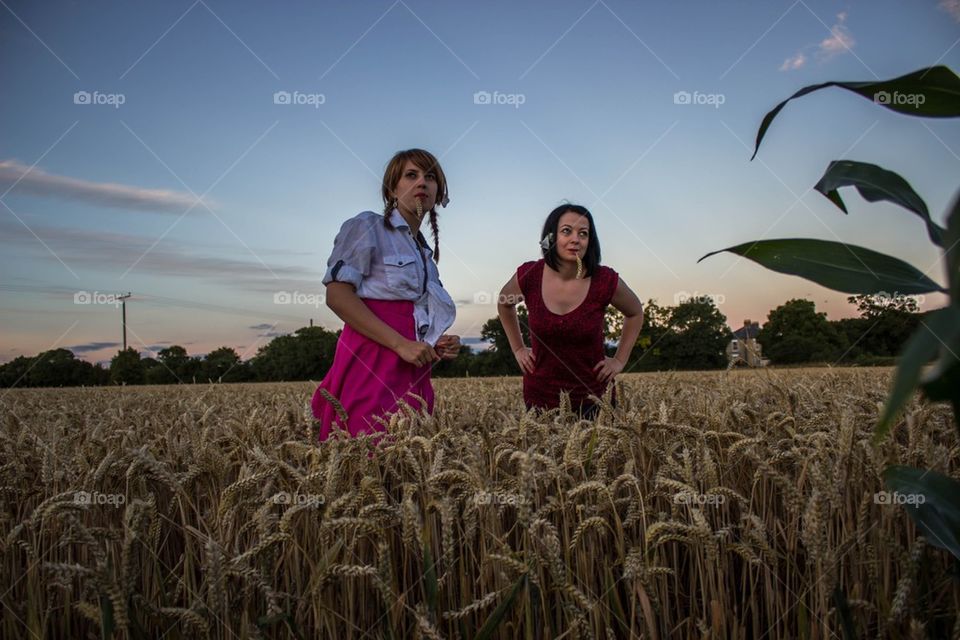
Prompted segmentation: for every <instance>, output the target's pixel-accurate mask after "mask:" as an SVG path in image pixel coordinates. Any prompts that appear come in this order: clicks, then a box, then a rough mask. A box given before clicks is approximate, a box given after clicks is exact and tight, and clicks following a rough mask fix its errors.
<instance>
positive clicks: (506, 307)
mask: <svg viewBox="0 0 960 640" xmlns="http://www.w3.org/2000/svg"><path fill="white" fill-rule="evenodd" d="M522 301H523V292H521V291H520V284H519V283H518V282H517V275H516V274H514V275H513V277H512V278H510V280H509V281H508V282H507V284H505V285H503V288H502V289H500V295H499V296H498V297H497V315H498V316H500V324H502V325H503V332H504V333H505V334H507V341H509V342H510V350H511V351H512V352H513V356H514V357H515V358H516V360H517V364H518V365H520V370H521V371H522V372H524V373H532V372H533V365H534V361H533V351H532V350H531V349H530V348H529V347H527V346H525V345H524V344H523V334H522V333H521V332H520V319H519V318H518V317H517V303H518V302H522Z"/></svg>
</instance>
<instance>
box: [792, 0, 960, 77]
mask: <svg viewBox="0 0 960 640" xmlns="http://www.w3.org/2000/svg"><path fill="white" fill-rule="evenodd" d="M944 1H947V0H944ZM949 1H951V2H955V3H957V4H958V5H960V0H949ZM846 21H847V14H846V12H842V13H838V14H837V21H836V23H834V25H833V26H832V27H830V37H829V38H824V39H823V40H821V41H820V43H819V44H816V45H814V44H810V45H807V46H805V47H803V48H801V49H800V50H799V51H797V52H796V53H795V54H793V55H792V56H790V57H789V58H787V59H786V60H784V61H783V64H781V65H780V71H793V70H795V69H800V68H802V67H803V66H804V65H806V63H807V60H808V57H807V54H806V53H805V52H807V51H811V50H813V51H814V56H815V57H816V59H817V61H819V62H821V63H823V62H826V61H827V60H829V59H830V58H833V57H834V56H836V55H839V54H842V53H847V52H849V51H852V50H853V46H854V45H855V44H856V42H857V41H856V40H854V38H853V34H852V33H850V30H849V29H848V28H847V26H846V24H845V23H846Z"/></svg>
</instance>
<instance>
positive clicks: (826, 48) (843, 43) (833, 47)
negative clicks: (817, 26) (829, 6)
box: [817, 13, 856, 60]
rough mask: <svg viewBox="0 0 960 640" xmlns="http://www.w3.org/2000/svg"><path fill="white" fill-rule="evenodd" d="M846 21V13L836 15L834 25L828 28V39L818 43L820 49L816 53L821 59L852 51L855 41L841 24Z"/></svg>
mask: <svg viewBox="0 0 960 640" xmlns="http://www.w3.org/2000/svg"><path fill="white" fill-rule="evenodd" d="M846 20H847V14H846V13H838V14H837V22H836V24H834V25H833V26H832V27H830V37H829V38H825V39H823V40H821V41H820V49H819V51H817V54H818V56H819V57H820V58H821V59H823V60H827V59H829V58H832V57H833V56H835V55H837V54H838V53H844V52H846V51H850V50H851V49H853V45H854V44H856V40H854V39H853V35H852V34H851V33H850V30H849V29H847V27H846V26H844V24H843V23H844V22H846Z"/></svg>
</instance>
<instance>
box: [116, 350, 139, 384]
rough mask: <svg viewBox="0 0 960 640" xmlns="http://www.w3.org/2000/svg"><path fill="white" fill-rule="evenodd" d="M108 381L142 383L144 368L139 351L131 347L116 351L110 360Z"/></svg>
mask: <svg viewBox="0 0 960 640" xmlns="http://www.w3.org/2000/svg"><path fill="white" fill-rule="evenodd" d="M110 382H111V383H113V384H143V383H144V370H143V363H142V362H140V352H138V351H137V350H136V349H134V348H133V347H130V348H127V349H124V350H122V351H118V352H117V355H115V356H113V359H112V360H111V361H110Z"/></svg>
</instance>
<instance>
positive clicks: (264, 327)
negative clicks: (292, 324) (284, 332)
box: [248, 322, 273, 331]
mask: <svg viewBox="0 0 960 640" xmlns="http://www.w3.org/2000/svg"><path fill="white" fill-rule="evenodd" d="M272 328H273V325H272V324H267V323H266V322H264V323H262V324H255V325H253V326H252V327H248V329H253V330H255V331H266V330H267V329H272Z"/></svg>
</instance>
